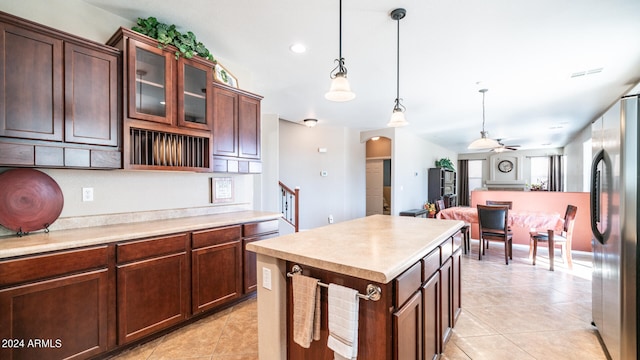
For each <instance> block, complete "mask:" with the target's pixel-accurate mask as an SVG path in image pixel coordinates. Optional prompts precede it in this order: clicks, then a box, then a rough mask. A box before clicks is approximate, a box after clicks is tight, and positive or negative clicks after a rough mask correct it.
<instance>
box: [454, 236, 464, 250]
mask: <svg viewBox="0 0 640 360" xmlns="http://www.w3.org/2000/svg"><path fill="white" fill-rule="evenodd" d="M463 236H464V235H462V231H458V232H457V233H455V235H453V252H456V251H457V250H458V249H460V248H461V247H462V237H463Z"/></svg>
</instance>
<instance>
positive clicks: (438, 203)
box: [436, 199, 444, 212]
mask: <svg viewBox="0 0 640 360" xmlns="http://www.w3.org/2000/svg"><path fill="white" fill-rule="evenodd" d="M442 210H444V200H442V199H440V200H436V212H440V211H442Z"/></svg>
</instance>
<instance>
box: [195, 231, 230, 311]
mask: <svg viewBox="0 0 640 360" xmlns="http://www.w3.org/2000/svg"><path fill="white" fill-rule="evenodd" d="M192 248H193V250H192V251H191V259H192V270H191V276H192V280H191V281H192V285H191V286H192V296H193V299H192V311H193V313H194V314H196V313H199V312H203V311H206V310H208V309H211V308H214V307H217V306H220V305H222V304H225V303H228V302H230V301H232V300H235V299H237V298H239V297H240V296H241V295H242V227H241V226H240V225H234V226H228V227H223V228H216V229H211V230H202V231H195V232H193V234H192Z"/></svg>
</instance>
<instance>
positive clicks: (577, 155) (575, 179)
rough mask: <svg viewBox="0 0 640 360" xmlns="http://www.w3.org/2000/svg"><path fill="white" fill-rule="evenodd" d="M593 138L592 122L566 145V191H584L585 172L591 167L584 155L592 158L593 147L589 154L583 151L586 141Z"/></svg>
mask: <svg viewBox="0 0 640 360" xmlns="http://www.w3.org/2000/svg"><path fill="white" fill-rule="evenodd" d="M589 139H591V124H589V125H588V126H586V127H585V128H584V129H583V130H582V131H581V132H580V133H579V134H578V135H576V137H574V138H573V140H571V142H570V143H568V144H567V145H566V146H565V147H564V155H565V160H566V164H567V172H566V173H565V176H566V178H565V179H566V184H567V188H566V189H565V191H576V192H580V191H584V173H585V172H589V171H590V169H589V168H585V166H584V156H588V157H589V158H591V149H589V152H588V153H587V154H585V153H584V151H583V144H584V142H585V141H587V140H589Z"/></svg>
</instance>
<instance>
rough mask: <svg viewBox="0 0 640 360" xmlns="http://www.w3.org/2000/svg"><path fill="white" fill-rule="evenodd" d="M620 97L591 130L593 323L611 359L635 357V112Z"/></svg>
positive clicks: (637, 102)
mask: <svg viewBox="0 0 640 360" xmlns="http://www.w3.org/2000/svg"><path fill="white" fill-rule="evenodd" d="M639 107H640V95H630V96H625V97H623V98H622V99H621V100H620V101H619V102H618V103H616V104H615V105H614V106H613V107H612V108H611V109H609V110H608V111H607V112H606V113H605V114H604V115H603V116H602V118H600V119H599V120H597V121H595V122H594V123H593V125H592V144H593V163H592V166H591V229H592V233H593V236H592V245H593V277H592V281H593V283H592V286H593V289H592V290H593V291H592V307H593V324H594V325H595V326H596V327H597V329H598V333H599V334H600V337H601V339H602V342H603V344H604V346H605V348H606V350H607V352H608V353H609V355H610V357H611V359H613V360H627V359H637V358H638V354H639V352H638V340H637V335H638V330H637V327H638V324H639V322H638V311H637V299H638V296H637V291H638V286H637V270H638V266H637V265H638V246H637V244H638V227H637V224H638V189H637V186H638V121H639V120H640V117H639V112H638V109H639Z"/></svg>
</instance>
